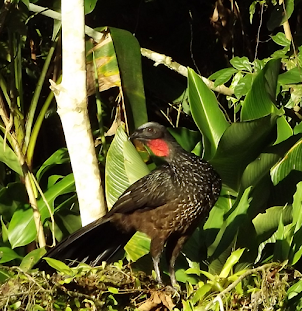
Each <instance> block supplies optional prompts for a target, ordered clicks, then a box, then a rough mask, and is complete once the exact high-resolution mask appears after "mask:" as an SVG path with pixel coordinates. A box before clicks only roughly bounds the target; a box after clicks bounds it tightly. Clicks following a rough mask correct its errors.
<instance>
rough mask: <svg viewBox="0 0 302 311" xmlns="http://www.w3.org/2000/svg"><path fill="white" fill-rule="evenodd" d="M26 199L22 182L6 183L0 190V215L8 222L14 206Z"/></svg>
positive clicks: (14, 208)
mask: <svg viewBox="0 0 302 311" xmlns="http://www.w3.org/2000/svg"><path fill="white" fill-rule="evenodd" d="M27 201H28V198H27V193H26V191H25V187H24V184H23V183H21V182H14V183H10V184H8V185H7V186H6V187H3V188H2V189H1V190H0V215H1V216H2V217H3V219H4V220H5V221H7V222H9V221H10V220H11V217H12V216H13V213H14V212H15V210H16V208H17V207H18V206H20V204H25V203H26V202H27Z"/></svg>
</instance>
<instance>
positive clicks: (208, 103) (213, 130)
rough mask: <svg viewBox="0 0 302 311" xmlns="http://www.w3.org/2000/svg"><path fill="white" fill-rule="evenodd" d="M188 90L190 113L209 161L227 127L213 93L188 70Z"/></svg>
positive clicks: (227, 124)
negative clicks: (200, 135)
mask: <svg viewBox="0 0 302 311" xmlns="http://www.w3.org/2000/svg"><path fill="white" fill-rule="evenodd" d="M188 89H189V102H190V107H191V112H192V116H193V119H194V121H195V123H196V124H197V126H198V128H199V130H200V132H201V133H202V139H203V146H204V157H205V159H210V158H212V157H213V156H214V154H215V153H216V149H217V146H218V143H219V140H220V138H221V136H222V134H223V133H224V131H225V130H226V129H227V128H228V127H229V123H228V122H227V121H226V119H225V117H224V114H223V113H222V111H221V110H220V108H219V104H218V102H217V99H216V97H215V95H214V93H213V92H212V91H211V90H210V89H209V88H208V87H207V86H206V85H205V84H204V82H203V81H202V79H201V78H200V77H199V76H198V75H197V74H196V73H195V72H194V71H193V70H192V69H190V68H189V69H188Z"/></svg>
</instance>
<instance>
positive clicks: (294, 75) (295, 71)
mask: <svg viewBox="0 0 302 311" xmlns="http://www.w3.org/2000/svg"><path fill="white" fill-rule="evenodd" d="M301 82H302V72H301V69H300V68H299V67H295V68H292V69H290V70H288V71H286V72H284V73H282V74H280V75H279V76H278V83H279V84H280V85H285V84H295V83H301Z"/></svg>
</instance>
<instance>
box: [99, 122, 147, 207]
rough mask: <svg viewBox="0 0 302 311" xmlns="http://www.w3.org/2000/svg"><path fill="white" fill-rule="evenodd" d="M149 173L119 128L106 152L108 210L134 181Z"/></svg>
mask: <svg viewBox="0 0 302 311" xmlns="http://www.w3.org/2000/svg"><path fill="white" fill-rule="evenodd" d="M148 173H149V169H148V167H147V165H146V164H145V163H144V162H143V160H142V159H141V157H140V156H139V154H138V152H137V151H136V149H135V147H134V146H133V145H132V143H131V142H130V141H129V140H128V137H127V135H126V134H125V132H124V130H123V127H122V126H120V127H119V128H118V129H117V131H116V134H115V137H114V139H113V141H112V143H111V145H110V148H109V150H108V154H107V159H106V171H105V189H106V198H107V204H108V206H109V208H111V207H112V206H113V204H114V203H115V202H116V200H117V199H118V198H119V196H120V195H121V194H122V193H123V192H124V191H125V190H126V189H127V188H128V187H129V186H130V185H131V184H132V183H133V182H135V181H136V180H138V179H139V178H141V177H143V176H145V175H146V174H148Z"/></svg>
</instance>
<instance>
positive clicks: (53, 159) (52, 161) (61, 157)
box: [36, 148, 70, 181]
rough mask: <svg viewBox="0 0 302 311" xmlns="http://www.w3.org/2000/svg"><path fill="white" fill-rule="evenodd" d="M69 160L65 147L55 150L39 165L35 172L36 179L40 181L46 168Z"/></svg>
mask: <svg viewBox="0 0 302 311" xmlns="http://www.w3.org/2000/svg"><path fill="white" fill-rule="evenodd" d="M69 162H70V158H69V153H68V150H67V148H61V149H59V150H57V151H56V152H54V153H53V154H52V155H51V156H50V157H49V158H48V159H47V160H46V161H45V162H44V163H43V164H42V165H41V167H40V168H39V170H38V172H37V174H36V177H37V180H38V181H40V180H41V178H42V176H43V174H44V173H46V171H47V170H49V169H50V168H52V167H54V166H55V165H58V164H64V163H69Z"/></svg>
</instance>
